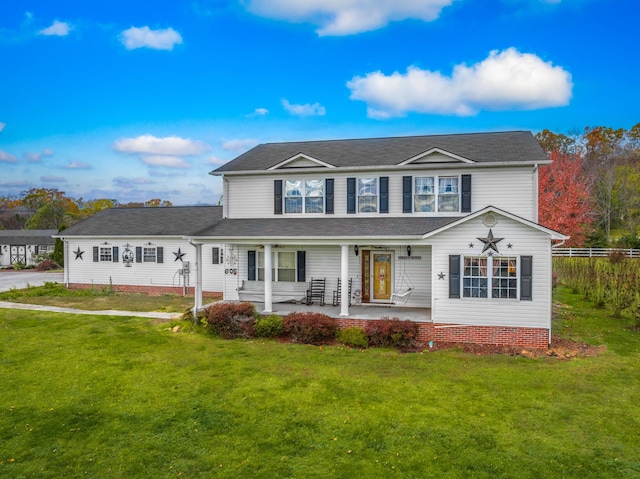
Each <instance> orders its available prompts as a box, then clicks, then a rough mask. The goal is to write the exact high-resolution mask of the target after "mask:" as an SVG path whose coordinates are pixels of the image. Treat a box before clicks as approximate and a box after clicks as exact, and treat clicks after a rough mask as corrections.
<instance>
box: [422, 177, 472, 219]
mask: <svg viewBox="0 0 640 479" xmlns="http://www.w3.org/2000/svg"><path fill="white" fill-rule="evenodd" d="M413 211H415V212H417V213H434V212H439V213H455V212H458V211H460V188H459V178H458V177H457V176H439V177H437V176H417V177H415V178H414V184H413Z"/></svg>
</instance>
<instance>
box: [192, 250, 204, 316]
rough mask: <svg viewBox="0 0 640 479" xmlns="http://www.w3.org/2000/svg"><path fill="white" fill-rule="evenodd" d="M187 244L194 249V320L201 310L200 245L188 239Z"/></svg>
mask: <svg viewBox="0 0 640 479" xmlns="http://www.w3.org/2000/svg"><path fill="white" fill-rule="evenodd" d="M189 244H191V246H193V247H194V248H195V249H196V288H195V291H194V295H193V301H194V305H193V317H194V319H195V317H196V315H197V314H198V310H199V309H200V308H202V243H194V242H193V240H192V239H191V238H189Z"/></svg>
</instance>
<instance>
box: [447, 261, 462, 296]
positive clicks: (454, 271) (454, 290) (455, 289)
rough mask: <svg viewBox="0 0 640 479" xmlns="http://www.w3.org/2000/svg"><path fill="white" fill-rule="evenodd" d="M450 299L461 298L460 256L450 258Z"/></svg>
mask: <svg viewBox="0 0 640 479" xmlns="http://www.w3.org/2000/svg"><path fill="white" fill-rule="evenodd" d="M449 297H450V298H459V297H460V256H459V255H457V254H456V255H450V256H449Z"/></svg>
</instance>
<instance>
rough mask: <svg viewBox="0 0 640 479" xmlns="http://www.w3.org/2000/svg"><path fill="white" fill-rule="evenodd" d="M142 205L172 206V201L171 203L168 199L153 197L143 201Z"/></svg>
mask: <svg viewBox="0 0 640 479" xmlns="http://www.w3.org/2000/svg"><path fill="white" fill-rule="evenodd" d="M144 205H145V206H147V207H150V208H156V207H167V206H173V203H171V201H169V200H161V199H160V198H153V199H151V200H149V201H145V202H144Z"/></svg>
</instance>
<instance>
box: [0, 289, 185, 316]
mask: <svg viewBox="0 0 640 479" xmlns="http://www.w3.org/2000/svg"><path fill="white" fill-rule="evenodd" d="M0 301H11V302H14V303H27V304H40V305H44V306H59V307H63V308H76V309H85V310H88V311H102V310H116V311H161V312H167V313H182V312H184V311H185V310H186V309H188V308H192V307H193V305H194V300H193V295H190V296H189V295H188V296H178V295H174V294H163V295H149V294H142V293H118V292H115V291H113V290H112V289H110V288H109V287H108V286H104V287H100V288H98V287H95V288H88V289H67V288H65V286H64V285H63V284H60V283H52V282H48V283H45V284H44V285H43V286H29V287H27V288H24V289H12V290H9V291H4V292H0Z"/></svg>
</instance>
